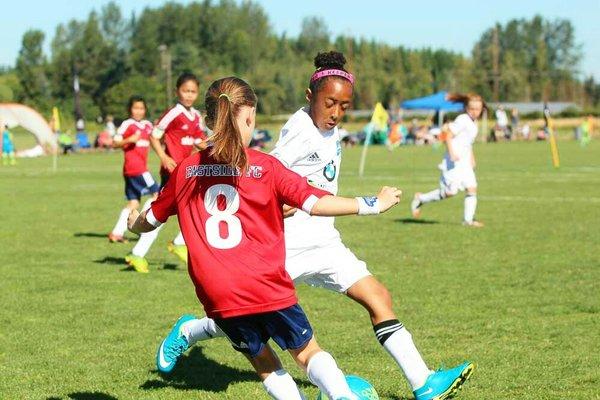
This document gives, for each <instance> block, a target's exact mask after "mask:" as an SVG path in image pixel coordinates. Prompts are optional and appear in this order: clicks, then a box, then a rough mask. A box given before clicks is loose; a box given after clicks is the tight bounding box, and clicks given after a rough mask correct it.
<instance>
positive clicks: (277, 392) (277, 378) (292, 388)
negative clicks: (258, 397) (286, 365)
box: [263, 369, 304, 400]
mask: <svg viewBox="0 0 600 400" xmlns="http://www.w3.org/2000/svg"><path fill="white" fill-rule="evenodd" d="M263 386H264V387H265V390H266V391H267V393H268V394H269V395H270V396H271V397H272V398H274V399H275V400H304V396H303V395H302V393H301V392H300V390H299V389H298V386H296V382H294V379H293V378H292V377H291V375H290V374H288V373H287V372H286V371H285V370H284V369H278V370H277V371H275V372H271V374H270V375H269V376H267V379H265V380H264V381H263Z"/></svg>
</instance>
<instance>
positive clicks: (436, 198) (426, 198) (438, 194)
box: [419, 189, 446, 204]
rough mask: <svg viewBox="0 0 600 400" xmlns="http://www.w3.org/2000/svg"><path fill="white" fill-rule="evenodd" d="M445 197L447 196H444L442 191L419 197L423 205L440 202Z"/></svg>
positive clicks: (422, 194) (423, 194) (438, 190)
mask: <svg viewBox="0 0 600 400" xmlns="http://www.w3.org/2000/svg"><path fill="white" fill-rule="evenodd" d="M444 197H446V196H444V194H443V193H442V191H441V190H440V189H435V190H432V191H431V192H427V193H421V195H420V196H419V201H420V202H421V204H425V203H431V202H432V201H440V200H442V199H443V198H444Z"/></svg>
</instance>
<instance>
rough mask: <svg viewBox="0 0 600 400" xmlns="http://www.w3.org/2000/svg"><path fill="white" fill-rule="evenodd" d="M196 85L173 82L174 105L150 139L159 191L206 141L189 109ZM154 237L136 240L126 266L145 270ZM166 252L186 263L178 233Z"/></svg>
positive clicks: (191, 80) (184, 78)
mask: <svg viewBox="0 0 600 400" xmlns="http://www.w3.org/2000/svg"><path fill="white" fill-rule="evenodd" d="M198 85H199V82H198V78H196V76H195V75H194V74H191V73H183V74H181V75H180V76H179V78H177V84H176V88H177V99H178V101H177V104H175V105H174V106H173V107H171V108H170V109H169V110H167V111H166V112H165V113H164V114H163V115H162V116H161V117H160V118H159V120H158V122H157V123H156V126H155V127H154V130H153V132H152V136H151V137H150V144H151V145H152V148H153V149H154V151H155V152H156V154H157V155H158V158H159V159H160V164H161V168H160V177H161V187H163V186H164V185H165V184H166V182H167V180H168V179H169V176H170V174H171V172H173V169H174V168H175V166H177V164H178V163H179V162H181V161H182V160H183V159H184V158H186V157H187V156H189V155H190V154H192V152H193V151H194V150H198V149H199V148H200V147H201V146H202V143H203V140H204V139H206V134H205V133H204V123H203V122H202V116H201V115H200V113H199V112H198V110H196V109H195V108H194V107H193V104H194V102H195V101H196V99H197V98H198ZM163 146H164V148H163ZM157 236H158V229H157V230H156V232H154V235H153V236H152V237H150V236H149V237H148V238H147V240H139V241H138V243H137V244H136V246H135V247H134V248H133V250H132V252H131V254H130V255H129V256H128V259H127V262H128V263H129V264H130V265H132V266H134V268H137V267H136V266H142V267H143V266H144V265H146V266H147V265H148V261H147V260H146V254H147V253H148V251H149V250H150V247H151V246H152V243H153V242H154V240H155V239H156V237H157ZM168 250H169V251H170V252H171V253H173V254H175V255H177V256H178V257H179V258H180V259H181V261H183V262H187V248H186V246H185V241H184V240H183V236H182V235H181V232H179V234H178V235H177V236H176V237H175V239H174V240H173V241H172V242H170V243H169V245H168Z"/></svg>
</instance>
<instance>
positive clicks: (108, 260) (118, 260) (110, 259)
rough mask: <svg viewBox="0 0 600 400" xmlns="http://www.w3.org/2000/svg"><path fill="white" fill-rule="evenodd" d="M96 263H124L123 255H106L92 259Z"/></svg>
mask: <svg viewBox="0 0 600 400" xmlns="http://www.w3.org/2000/svg"><path fill="white" fill-rule="evenodd" d="M94 262H95V263H96V264H110V265H123V264H126V262H125V257H111V256H107V257H104V258H99V259H97V260H94Z"/></svg>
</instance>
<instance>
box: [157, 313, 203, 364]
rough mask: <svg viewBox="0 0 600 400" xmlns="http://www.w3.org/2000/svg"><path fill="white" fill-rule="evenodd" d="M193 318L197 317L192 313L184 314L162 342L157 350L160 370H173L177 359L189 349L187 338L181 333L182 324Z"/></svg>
mask: <svg viewBox="0 0 600 400" xmlns="http://www.w3.org/2000/svg"><path fill="white" fill-rule="evenodd" d="M192 319H196V317H195V316H193V315H191V314H185V315H182V316H181V317H180V318H179V319H178V320H177V322H176V323H175V325H174V326H173V328H172V329H171V332H169V335H168V336H167V337H166V339H165V340H163V341H162V343H161V344H160V347H159V348H158V351H157V352H156V367H157V368H158V370H159V371H160V372H163V373H169V372H171V371H172V370H173V368H175V364H176V363H177V359H178V358H179V357H180V356H181V355H182V354H183V353H185V351H186V350H187V349H188V347H189V345H188V342H187V339H186V338H185V336H183V334H182V333H181V325H183V323H184V322H187V321H189V320H192Z"/></svg>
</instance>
